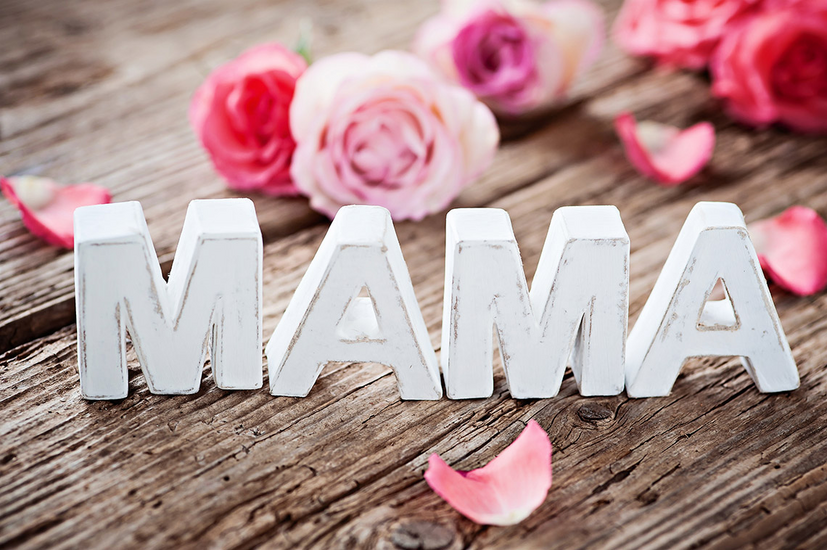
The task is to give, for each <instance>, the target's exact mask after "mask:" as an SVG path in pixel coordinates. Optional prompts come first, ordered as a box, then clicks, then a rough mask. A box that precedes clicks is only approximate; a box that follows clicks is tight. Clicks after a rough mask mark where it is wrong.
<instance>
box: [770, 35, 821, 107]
mask: <svg viewBox="0 0 827 550" xmlns="http://www.w3.org/2000/svg"><path fill="white" fill-rule="evenodd" d="M772 85H773V91H774V92H775V93H776V94H777V95H778V96H780V97H783V98H786V99H791V100H798V101H800V100H811V99H815V98H822V99H827V42H825V41H824V40H823V39H821V38H819V37H816V36H813V35H803V36H801V37H800V38H799V39H798V40H796V41H795V42H794V43H793V44H792V45H791V46H790V47H789V48H788V49H787V51H786V52H784V54H783V55H782V56H781V58H780V59H779V60H778V62H777V63H776V64H775V66H774V67H773V69H772Z"/></svg>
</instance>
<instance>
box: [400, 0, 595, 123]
mask: <svg viewBox="0 0 827 550" xmlns="http://www.w3.org/2000/svg"><path fill="white" fill-rule="evenodd" d="M604 33H605V31H604V28H603V14H602V12H601V10H600V8H598V7H597V6H596V5H595V4H592V3H591V2H589V1H588V0H552V1H550V2H546V3H544V4H539V3H536V2H529V1H524V0H502V1H493V0H492V1H481V2H462V1H459V0H446V1H444V2H443V7H442V11H441V13H440V14H439V15H437V16H436V17H434V18H432V19H430V20H429V21H426V22H425V24H424V25H423V26H422V27H421V28H420V30H419V32H418V33H417V36H416V39H415V40H414V45H413V50H414V52H415V53H416V54H417V55H419V56H420V57H422V58H423V59H425V60H427V61H428V62H429V63H430V64H431V65H432V66H433V67H435V68H436V69H437V70H438V71H439V72H441V73H442V74H443V75H444V76H446V77H447V78H449V79H450V80H452V81H454V82H458V83H459V84H462V85H463V86H464V87H466V88H468V89H469V90H471V91H472V92H473V93H474V94H475V95H476V96H477V97H478V98H480V99H481V100H482V101H484V102H485V103H486V104H488V105H489V106H490V107H491V108H492V109H493V110H494V111H495V112H497V113H498V114H501V115H507V116H518V115H521V114H525V113H528V112H530V111H534V110H537V109H540V108H544V107H547V106H549V105H550V104H552V103H554V102H555V101H557V100H559V99H560V98H561V97H562V96H563V95H565V93H566V92H567V91H568V89H569V88H570V87H571V85H572V83H573V82H574V80H575V79H576V78H577V77H578V76H579V75H580V74H582V73H583V71H584V70H585V69H586V68H588V67H589V66H590V65H591V64H592V63H593V62H594V60H595V59H596V58H597V56H598V54H599V53H600V50H601V48H602V45H603V37H604Z"/></svg>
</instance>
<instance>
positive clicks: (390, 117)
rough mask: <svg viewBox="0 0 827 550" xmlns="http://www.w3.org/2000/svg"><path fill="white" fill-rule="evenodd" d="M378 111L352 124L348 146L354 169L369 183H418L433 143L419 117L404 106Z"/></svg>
mask: <svg viewBox="0 0 827 550" xmlns="http://www.w3.org/2000/svg"><path fill="white" fill-rule="evenodd" d="M378 111H379V112H373V113H370V116H366V117H364V118H362V120H359V121H358V122H357V123H355V124H352V125H351V126H350V127H349V128H348V131H347V133H346V136H345V147H346V149H347V151H348V156H349V157H350V167H351V169H352V170H353V172H354V173H355V174H356V175H357V176H358V177H359V178H360V180H361V181H362V183H363V184H365V185H367V186H372V187H378V186H381V187H386V188H390V189H398V188H402V187H409V186H415V185H418V184H419V182H420V180H421V176H422V171H423V170H424V168H425V166H426V165H427V163H428V160H429V157H430V154H431V148H432V147H431V144H429V143H427V140H425V139H424V138H423V133H422V128H421V125H420V124H419V121H418V119H417V117H415V116H414V115H413V114H412V113H409V112H407V111H405V110H404V109H391V110H387V109H385V108H380V109H379V110H378ZM364 114H365V115H367V114H368V113H367V112H366V113H364ZM360 118H361V117H360Z"/></svg>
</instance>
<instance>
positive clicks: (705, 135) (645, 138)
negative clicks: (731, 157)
mask: <svg viewBox="0 0 827 550" xmlns="http://www.w3.org/2000/svg"><path fill="white" fill-rule="evenodd" d="M615 131H616V132H617V135H618V137H619V138H620V142H621V143H622V144H623V149H624V150H625V151H626V157H627V158H628V159H629V162H631V163H632V166H634V167H635V168H636V169H637V170H638V171H639V172H640V173H641V174H643V175H645V176H647V177H649V178H651V179H653V180H655V181H657V182H658V183H660V184H662V185H664V186H667V187H671V186H673V185H677V184H679V183H683V182H685V181H686V180H688V179H689V178H691V177H692V176H694V175H695V174H697V173H698V172H700V171H701V169H702V168H703V167H704V166H706V164H707V163H708V162H709V160H710V159H711V158H712V151H713V150H714V149H715V128H714V127H713V126H712V124H710V123H709V122H700V123H698V124H696V125H694V126H692V127H690V128H687V129H686V130H680V129H679V128H675V127H674V126H667V125H665V124H658V123H656V122H650V121H643V122H641V123H640V124H638V123H637V122H635V118H634V116H632V114H631V113H621V114H620V115H618V116H617V118H615Z"/></svg>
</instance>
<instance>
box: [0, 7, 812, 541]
mask: <svg viewBox="0 0 827 550" xmlns="http://www.w3.org/2000/svg"><path fill="white" fill-rule="evenodd" d="M604 4H605V7H606V8H607V10H608V12H609V17H610V18H613V17H614V15H615V13H616V11H617V7H618V5H619V0H605V1H604ZM436 9H437V7H436V2H435V1H434V0H429V1H427V2H413V1H411V2H398V1H393V0H386V1H380V0H342V1H337V2H332V1H323V0H312V1H307V2H298V1H295V2H277V1H273V0H266V1H262V0H236V1H234V2H229V1H227V0H199V1H196V0H183V1H180V2H164V1H160V0H155V1H152V2H147V1H139V0H115V1H109V2H100V1H98V0H79V1H76V2H63V1H60V0H4V1H3V2H2V4H0V41H1V42H0V43H2V48H0V79H2V80H0V108H2V110H1V111H0V132H2V134H1V135H2V141H0V173H5V174H7V175H10V174H15V173H22V172H26V173H35V174H43V175H49V176H52V177H55V178H58V179H60V180H62V181H66V182H80V181H88V180H91V181H95V182H97V183H101V184H104V185H107V186H108V187H110V188H111V189H112V191H113V193H114V198H115V200H118V201H125V200H139V201H141V202H142V203H143V206H144V209H145V211H146V215H147V218H148V221H149V227H150V230H151V232H152V235H153V238H154V239H155V244H156V246H157V247H158V250H159V255H160V257H161V260H162V262H163V263H164V266H165V268H168V267H169V264H170V261H171V258H172V254H173V250H174V247H175V244H176V241H177V239H178V234H179V231H180V228H181V225H182V223H183V218H184V213H185V209H186V204H187V202H188V201H189V200H191V199H194V198H207V197H227V196H231V194H230V193H228V192H227V191H225V190H224V188H223V185H222V183H221V181H220V180H219V178H218V177H217V176H216V175H215V174H214V173H213V171H212V169H211V167H210V165H209V162H208V161H207V159H206V157H205V155H204V153H203V152H202V151H201V149H200V148H199V147H198V145H197V143H196V140H195V139H194V137H193V135H192V133H191V131H190V129H189V126H188V122H187V118H186V112H187V106H188V101H189V98H190V96H191V94H192V92H193V90H194V89H195V88H196V87H197V86H198V84H199V83H200V82H201V81H202V79H203V78H204V76H205V75H206V74H207V73H208V71H209V70H210V69H212V68H213V67H215V66H217V65H218V64H219V63H221V62H224V61H226V60H228V59H230V58H231V57H233V56H235V55H237V54H238V53H239V52H240V51H242V50H243V49H245V48H246V47H248V46H250V45H252V44H255V43H258V42H262V41H266V40H283V41H286V42H292V41H294V40H295V39H296V38H297V27H298V22H299V21H300V19H302V18H305V17H309V18H312V20H313V22H314V25H315V31H316V32H315V53H316V54H317V55H324V54H327V53H332V52H336V51H341V50H357V51H362V52H369V53H370V52H375V51H378V50H380V49H384V48H405V47H407V45H408V44H409V43H410V40H411V38H412V36H413V34H414V31H415V29H416V27H417V25H418V24H419V23H420V22H422V21H423V20H424V19H425V18H427V17H428V16H430V15H431V14H433V13H435V12H436ZM622 109H631V110H634V111H635V112H636V113H638V114H639V115H641V116H642V117H645V118H655V119H657V120H660V121H663V122H668V123H673V124H677V125H687V124H690V123H693V122H696V121H699V120H707V119H709V120H712V121H713V122H714V124H715V126H716V129H717V131H718V146H717V150H716V154H715V157H714V160H713V162H712V164H711V166H710V168H709V169H707V170H706V171H705V172H704V173H703V174H702V176H701V177H699V178H697V179H696V180H695V181H694V182H693V183H691V184H688V185H684V186H680V187H677V188H673V189H664V188H661V187H658V186H656V185H653V184H652V183H649V182H647V181H645V180H644V179H642V178H641V177H640V176H638V175H637V174H636V173H635V172H634V171H633V170H632V169H631V167H630V166H629V165H628V163H627V162H626V161H625V159H624V157H623V154H622V151H621V148H620V146H619V144H618V142H617V140H616V138H615V135H614V132H613V130H612V118H613V116H614V115H615V114H616V113H617V112H618V111H620V110H622ZM826 148H827V140H824V139H816V138H812V137H802V136H797V135H793V134H789V133H787V132H784V131H780V130H769V131H761V132H758V131H750V130H748V129H746V128H743V127H741V126H738V125H736V124H734V123H732V122H731V121H729V120H728V119H727V118H726V117H724V116H723V115H722V114H721V112H720V110H719V107H718V106H717V105H716V103H715V102H714V101H713V100H711V99H710V98H709V95H708V83H707V82H706V81H705V80H704V77H703V76H698V75H695V74H688V73H676V74H666V73H663V72H660V71H655V70H651V67H649V66H648V65H647V64H646V63H644V62H641V61H638V60H633V59H630V58H628V57H626V56H624V55H623V54H621V53H620V52H619V51H617V49H616V48H614V47H613V46H611V45H609V46H608V48H607V50H606V51H605V53H604V54H603V56H602V58H601V61H600V62H599V63H598V65H597V66H596V67H595V68H594V69H593V70H592V71H591V72H590V74H589V76H588V77H587V78H586V79H584V80H583V81H582V82H581V83H580V84H579V86H578V87H577V89H576V90H575V91H574V93H573V95H572V97H571V98H570V101H569V102H568V103H567V104H566V105H564V106H563V107H562V108H561V109H560V110H559V112H557V113H556V114H555V115H554V116H553V117H551V118H550V119H549V120H548V121H546V123H545V124H544V125H542V126H540V127H538V128H534V129H532V130H531V131H527V132H525V133H524V134H523V135H522V136H520V137H518V138H514V139H511V140H509V141H507V142H505V143H504V144H503V146H502V148H501V150H500V151H499V152H498V155H497V158H496V161H495V163H494V165H493V167H492V168H491V169H490V170H489V171H488V172H487V173H486V174H485V176H484V177H483V178H482V180H481V181H479V182H478V183H477V184H475V185H473V186H472V187H471V188H469V189H468V190H467V191H466V192H465V193H464V194H463V195H462V196H461V197H460V199H459V200H458V201H457V203H456V206H497V207H501V208H505V209H507V210H508V211H509V213H510V214H511V216H512V218H513V222H514V228H515V232H516V234H517V238H518V240H519V242H520V245H521V247H522V251H523V255H524V259H525V261H526V268H527V273H528V275H529V277H530V276H532V274H533V270H534V267H535V265H536V263H537V258H538V255H539V252H540V248H541V245H542V242H543V239H544V237H545V234H546V230H547V228H548V223H549V220H550V218H551V214H552V212H553V211H554V210H555V209H556V208H557V207H559V206H563V205H580V204H604V203H605V204H616V205H618V207H619V208H620V210H621V213H622V215H623V219H624V221H625V223H626V227H627V229H628V232H629V234H630V236H631V239H632V276H631V292H632V297H631V298H632V300H631V319H630V322H631V323H633V322H634V320H635V318H636V317H637V314H638V312H639V311H640V309H641V307H642V305H643V302H644V301H645V299H646V297H647V296H648V293H649V291H650V289H651V287H652V285H653V284H654V281H655V278H656V277H657V275H658V273H659V270H660V268H661V266H662V265H663V262H664V261H665V259H666V255H667V253H668V251H669V249H670V247H671V246H672V243H673V242H674V239H675V237H676V236H677V233H678V230H679V228H680V226H681V224H682V222H683V220H684V218H685V216H686V214H687V213H688V212H689V210H690V208H691V207H692V205H694V204H695V203H696V202H697V201H699V200H721V201H733V202H735V203H737V204H739V205H740V206H741V207H742V208H743V210H744V212H745V214H746V217H747V220H748V221H752V220H755V219H758V218H762V217H766V216H769V215H773V214H777V213H779V212H780V211H781V210H783V209H784V208H786V207H788V206H790V205H793V204H806V205H809V206H812V207H814V208H816V209H818V210H820V211H821V213H822V214H827V155H825V154H824V152H825V150H826ZM254 201H255V203H256V208H257V210H258V215H259V219H260V221H261V225H262V230H263V233H264V239H265V280H264V286H265V292H264V296H265V327H264V330H265V338H267V337H269V335H270V334H271V333H272V331H273V328H274V326H275V324H276V322H277V321H278V319H279V317H280V316H281V314H282V312H283V310H284V308H285V306H286V304H287V300H288V299H289V298H290V296H291V295H292V293H293V291H294V289H295V288H296V285H297V284H298V281H299V279H300V277H301V276H302V274H303V273H304V270H305V269H306V267H307V265H308V262H309V261H310V259H311V258H312V256H313V254H314V253H315V250H316V247H317V246H318V244H319V242H320V240H321V238H322V236H323V235H324V233H325V230H326V228H327V226H328V223H327V221H326V220H325V219H323V218H322V217H320V216H319V215H317V214H315V213H314V212H312V211H311V210H310V209H309V208H308V206H307V203H306V202H305V201H304V200H301V199H274V198H264V197H254ZM444 225H445V221H444V215H443V214H438V215H435V216H432V217H429V218H427V219H426V220H424V221H423V222H420V223H400V224H398V225H397V231H398V234H399V238H400V240H401V243H402V247H403V250H404V252H405V255H406V259H407V262H408V265H409V268H410V270H411V275H412V278H413V282H414V286H415V289H416V293H417V296H418V298H419V300H420V302H421V306H422V310H423V314H424V316H425V319H426V322H427V323H428V325H429V329H430V331H431V336H432V339H433V343H434V345H435V346H438V343H439V336H440V317H441V315H440V314H441V307H442V286H443V281H442V277H443V263H444V259H443V255H444ZM0 235H1V237H0V262H2V263H0V311H1V312H2V313H0V352H2V355H0V433H2V436H0V437H1V438H2V440H1V441H0V546H3V547H28V548H37V547H39V548H43V547H51V548H71V547H96V548H116V547H117V548H126V547H140V548H146V547H199V548H202V547H207V546H212V547H224V548H248V547H254V546H266V547H293V546H296V547H316V548H330V547H383V548H392V547H399V548H432V549H436V548H465V547H474V548H480V547H501V548H514V547H531V548H550V547H560V548H569V547H571V548H575V547H589V548H598V547H607V548H608V547H611V548H619V547H624V548H637V547H660V548H683V547H695V546H704V547H713V548H718V547H720V548H734V547H760V548H772V547H779V548H781V547H783V548H792V547H812V548H818V547H821V548H824V547H827V376H825V373H827V369H826V368H825V362H827V316H825V313H827V295H825V294H821V295H818V296H816V297H814V298H796V297H793V296H792V295H790V294H787V293H784V292H783V291H780V290H778V289H777V288H773V295H774V298H775V301H776V304H777V306H778V308H779V312H780V315H781V319H782V322H783V325H784V328H785V329H786V331H787V334H788V336H789V339H790V343H791V345H792V349H793V352H794V354H795V357H796V359H797V361H798V364H799V368H800V371H801V388H800V389H799V390H797V391H794V392H791V393H787V394H778V395H763V394H760V393H758V391H757V390H756V388H755V387H754V386H753V384H752V382H751V381H750V378H749V376H747V374H746V372H745V371H744V370H743V369H742V368H741V366H740V365H739V363H738V362H737V361H735V360H729V361H711V360H705V361H693V362H691V363H690V364H688V365H687V367H686V368H685V369H684V371H683V374H682V375H681V377H680V378H679V379H678V381H677V383H676V385H675V388H674V391H673V393H672V395H671V396H670V397H665V398H658V399H642V400H632V399H628V398H627V397H626V396H625V395H620V396H617V397H607V398H583V397H580V396H579V395H578V394H577V391H576V387H575V383H574V380H573V379H572V377H571V375H570V374H569V375H567V377H566V379H565V380H564V382H563V387H562V390H561V393H560V395H559V396H558V397H557V398H554V399H545V400H534V401H517V400H514V399H512V398H511V397H510V396H509V395H508V392H507V390H506V388H505V381H504V378H503V375H502V371H501V370H500V369H499V367H498V370H497V376H496V385H495V394H494V397H493V398H491V399H486V400H473V401H450V400H447V399H443V400H441V401H436V402H402V401H400V399H399V397H398V393H397V389H396V382H395V380H394V377H393V376H392V374H391V371H390V370H389V369H388V368H385V367H383V366H378V365H372V364H353V365H338V366H336V367H335V368H334V367H333V366H330V367H328V368H327V369H325V371H324V373H323V375H322V377H321V378H320V380H319V382H318V383H317V384H316V386H315V387H314V388H313V390H312V391H311V393H310V395H309V396H308V397H307V398H305V399H291V398H284V397H280V398H275V397H272V396H270V395H269V394H268V392H267V390H266V389H262V390H260V391H243V392H228V391H221V390H218V389H216V388H215V386H214V385H213V382H212V378H211V376H210V371H209V368H207V369H205V372H204V379H203V382H202V390H201V391H200V392H199V393H198V394H197V395H192V396H186V397H164V396H156V395H151V394H150V393H149V392H148V391H147V388H146V385H145V383H144V380H143V377H142V375H141V373H140V369H139V367H138V366H137V363H136V362H135V361H134V357H133V358H132V361H131V362H130V396H129V397H128V398H126V399H124V400H123V401H119V402H86V401H84V400H82V399H81V398H80V392H79V386H78V375H77V372H76V364H77V356H76V351H75V326H74V324H73V323H74V309H73V308H74V303H73V281H72V254H71V252H66V251H60V250H56V249H54V248H50V247H48V246H45V245H43V244H41V243H40V242H39V241H37V240H36V239H35V238H33V237H32V236H31V235H29V233H28V232H27V231H26V230H25V229H24V228H23V226H22V224H21V223H20V221H19V217H18V215H17V213H16V212H15V211H14V210H13V209H12V208H11V206H10V205H9V204H8V203H7V202H5V201H3V202H2V204H0ZM530 418H534V419H536V420H537V421H538V422H540V424H541V425H542V426H543V427H544V428H546V430H548V432H549V434H550V437H551V441H552V444H553V445H554V486H553V488H552V491H551V493H550V495H549V498H548V500H547V501H546V503H545V504H544V505H543V506H542V507H540V509H539V510H537V511H536V512H535V513H534V514H533V515H532V516H531V517H529V518H528V519H527V520H526V521H524V522H523V523H521V524H520V525H517V526H514V527H510V528H491V527H481V526H478V525H475V524H473V523H471V522H469V521H467V520H466V519H464V518H462V517H461V516H459V515H458V514H457V513H456V512H454V511H453V510H452V509H451V508H449V507H448V505H447V504H445V503H444V502H443V501H442V500H441V499H440V498H439V497H438V496H436V495H435V494H434V493H433V492H432V491H431V490H430V489H429V488H428V487H427V485H426V484H425V482H424V480H423V477H422V473H423V471H424V469H425V465H426V461H427V458H428V456H429V455H430V454H431V453H433V452H437V453H440V454H441V455H442V456H443V457H444V458H445V459H446V460H447V461H448V462H449V463H450V464H452V465H454V466H456V467H459V468H463V469H471V468H475V467H478V466H480V465H482V464H484V463H485V462H487V461H488V460H490V459H491V458H493V457H494V456H495V455H496V454H497V453H499V452H500V451H501V450H502V449H503V448H504V447H505V446H506V445H507V444H508V443H509V442H510V441H511V440H512V439H513V438H514V437H515V436H516V435H517V434H518V433H519V432H520V430H521V429H522V428H523V426H524V424H525V423H526V422H527V421H528V420H529V419H530Z"/></svg>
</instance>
